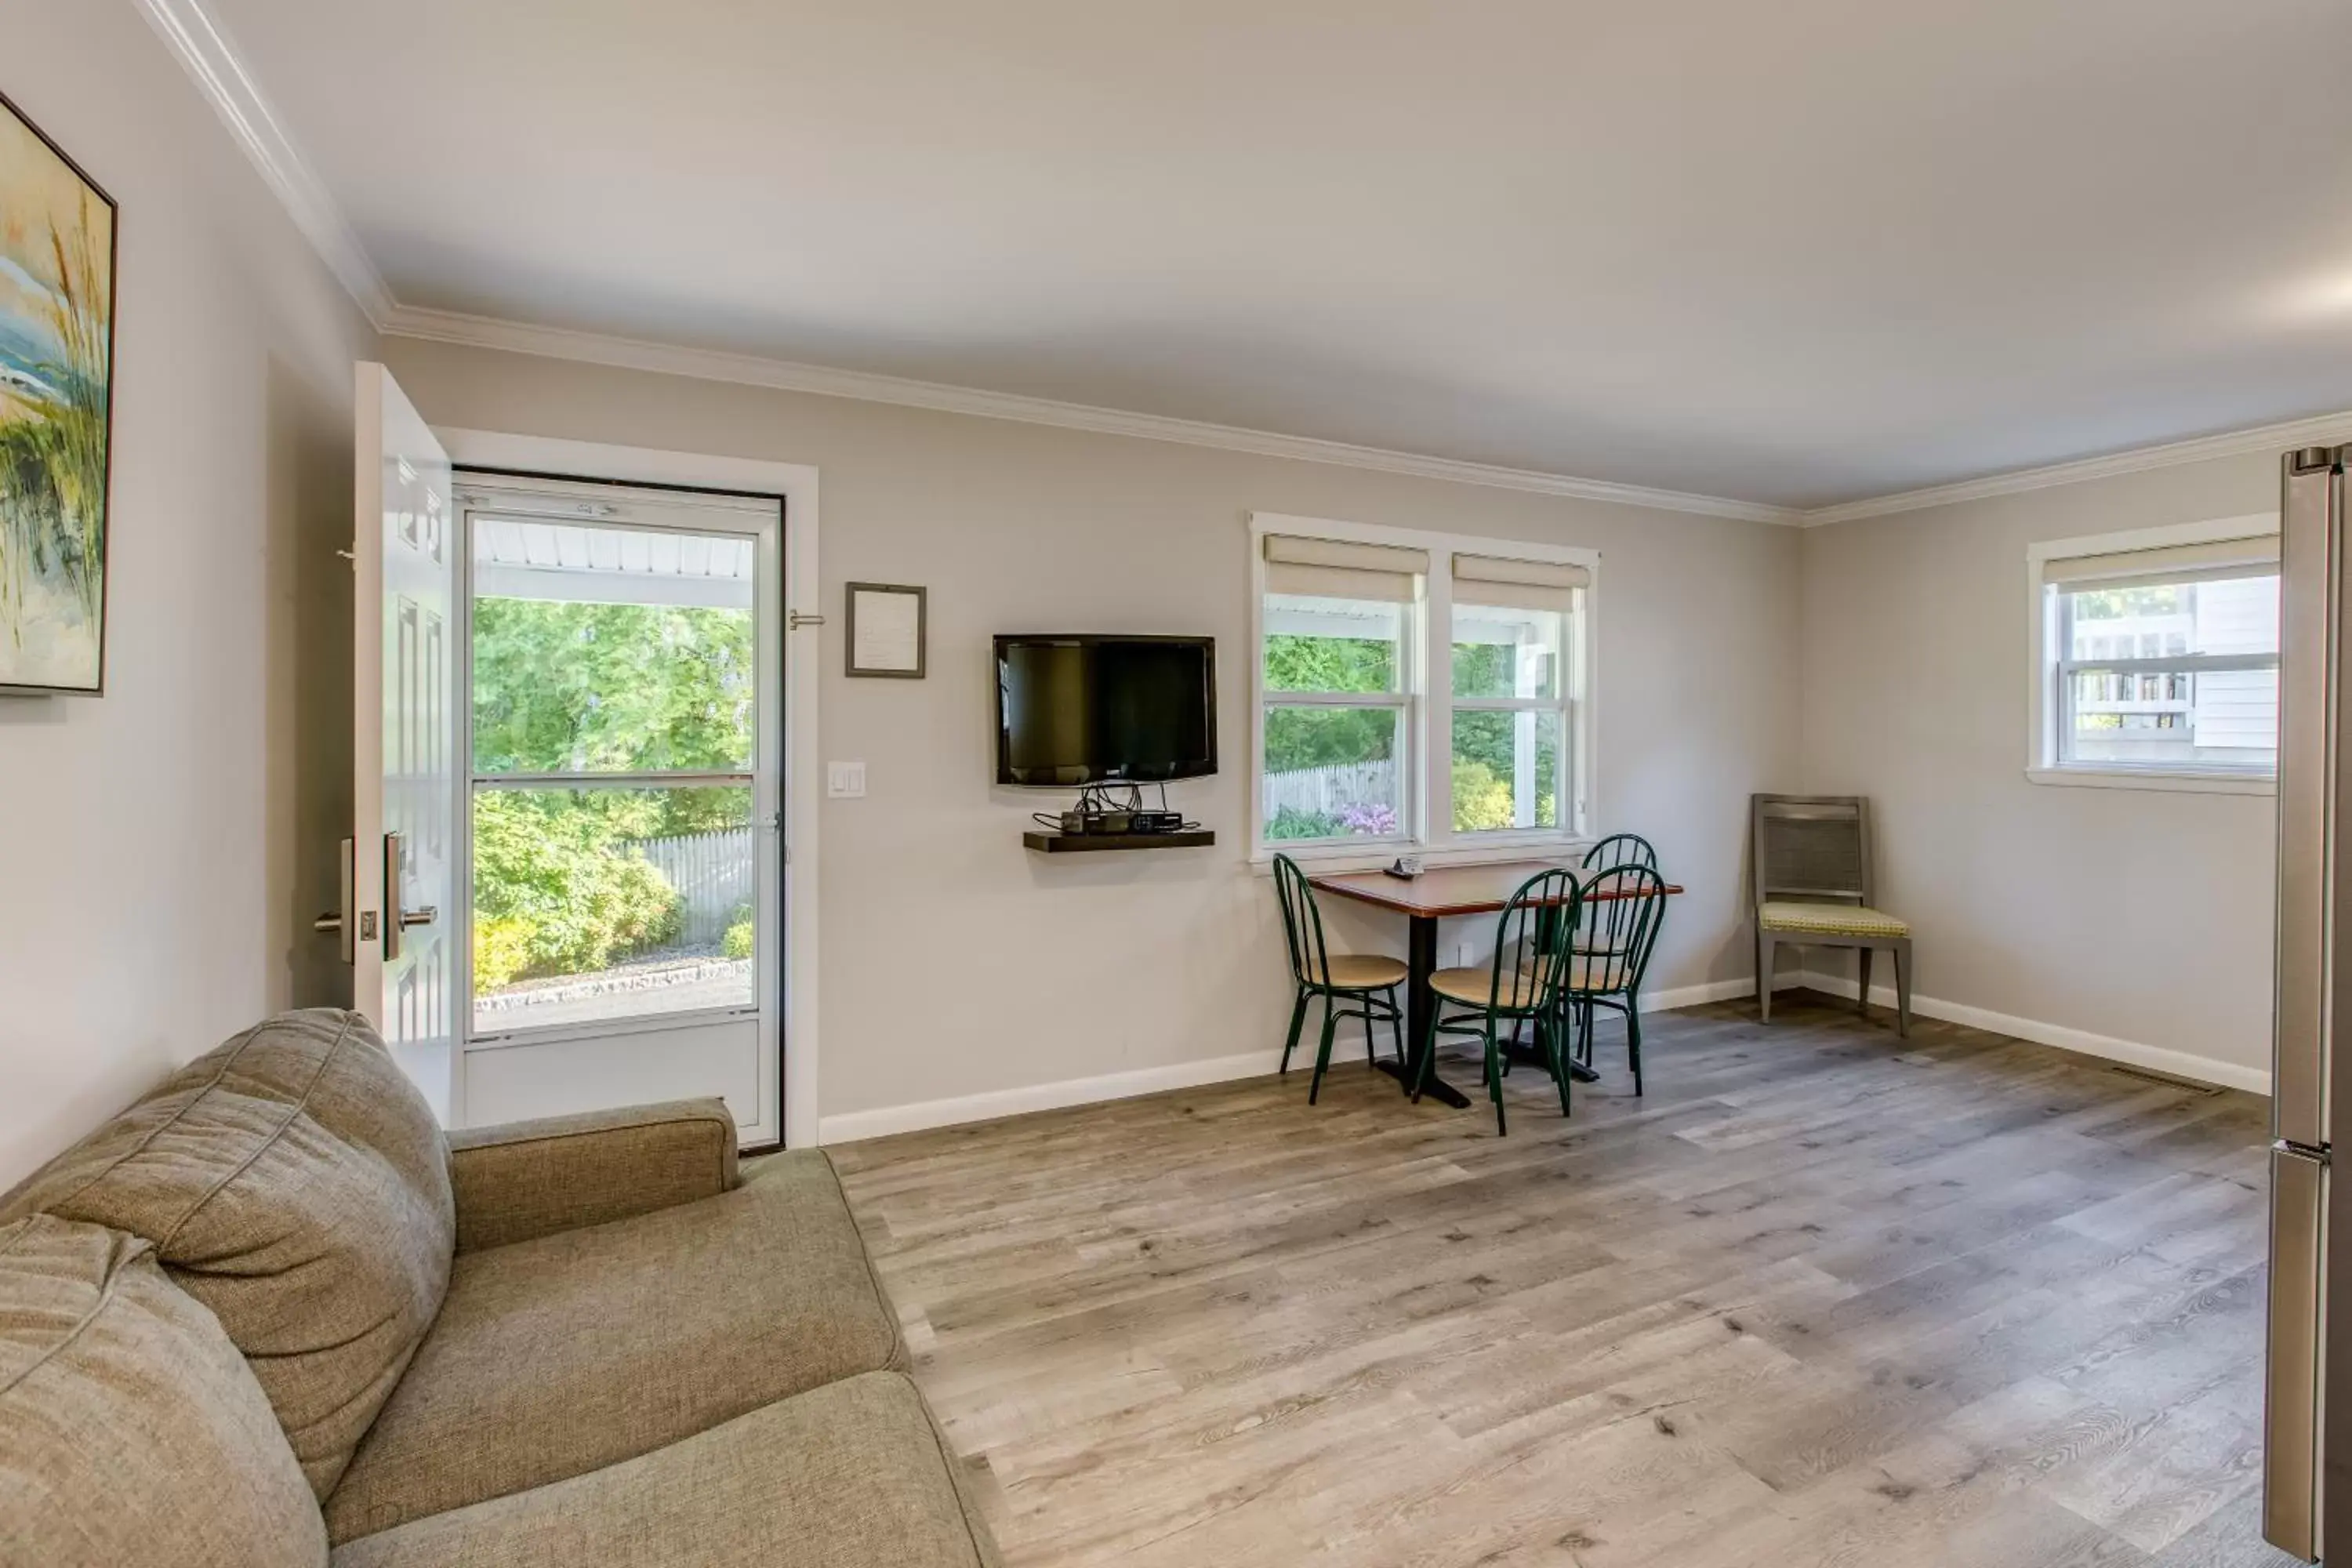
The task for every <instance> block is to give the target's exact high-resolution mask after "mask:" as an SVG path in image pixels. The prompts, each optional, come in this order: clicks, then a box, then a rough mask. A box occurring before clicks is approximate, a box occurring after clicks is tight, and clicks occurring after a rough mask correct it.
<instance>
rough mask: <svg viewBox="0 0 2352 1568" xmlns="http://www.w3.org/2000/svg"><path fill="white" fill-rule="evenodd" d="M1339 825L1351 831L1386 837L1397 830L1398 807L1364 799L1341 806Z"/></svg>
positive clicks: (1369, 835)
mask: <svg viewBox="0 0 2352 1568" xmlns="http://www.w3.org/2000/svg"><path fill="white" fill-rule="evenodd" d="M1339 826H1340V827H1341V829H1342V830H1344V831H1346V832H1349V833H1357V834H1363V835H1366V836H1368V837H1384V836H1386V835H1388V834H1391V833H1394V832H1395V831H1396V830H1397V816H1396V807H1394V806H1392V805H1380V804H1378V803H1377V802H1373V801H1363V802H1360V803H1359V804H1357V805H1343V806H1341V807H1340V808H1339Z"/></svg>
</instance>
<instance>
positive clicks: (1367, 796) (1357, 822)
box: [1259, 705, 1404, 839]
mask: <svg viewBox="0 0 2352 1568" xmlns="http://www.w3.org/2000/svg"><path fill="white" fill-rule="evenodd" d="M1403 717H1404V715H1403V713H1402V710H1399V709H1395V708H1284V707H1275V706H1272V705H1269V706H1268V707H1267V708H1266V710H1265V777H1264V778H1263V779H1262V780H1260V782H1259V791H1260V798H1261V799H1262V800H1263V802H1264V803H1265V836H1266V837H1267V838H1268V839H1295V838H1350V837H1391V836H1393V835H1396V834H1398V833H1401V832H1402V831H1403V828H1402V822H1401V820H1400V816H1401V808H1402V795H1401V794H1400V792H1399V788H1398V786H1399V784H1401V782H1402V778H1401V770H1400V768H1399V767H1398V759H1399V758H1400V757H1401V756H1402V747H1401V746H1400V745H1399V744H1398V743H1397V738H1398V731H1399V727H1400V725H1401V724H1402V721H1403Z"/></svg>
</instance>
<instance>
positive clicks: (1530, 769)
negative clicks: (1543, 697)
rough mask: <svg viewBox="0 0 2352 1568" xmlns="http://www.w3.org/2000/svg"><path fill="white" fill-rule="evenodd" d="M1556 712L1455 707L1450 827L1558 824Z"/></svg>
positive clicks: (1476, 830)
mask: <svg viewBox="0 0 2352 1568" xmlns="http://www.w3.org/2000/svg"><path fill="white" fill-rule="evenodd" d="M1559 742H1560V714H1559V710H1558V709H1556V708H1553V709H1545V710H1517V711H1512V710H1501V711H1497V710H1468V711H1460V710H1457V711H1456V712H1455V713H1454V832H1456V833H1487V832H1493V831H1495V830H1496V829H1498V828H1506V827H1557V826H1559V776H1560V775H1559V762H1560V755H1559V752H1560V745H1559Z"/></svg>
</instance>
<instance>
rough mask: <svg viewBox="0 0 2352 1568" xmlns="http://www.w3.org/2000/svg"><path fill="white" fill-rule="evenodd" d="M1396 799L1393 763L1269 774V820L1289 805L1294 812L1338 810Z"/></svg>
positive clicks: (1267, 777) (1349, 764)
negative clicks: (1342, 807)
mask: <svg viewBox="0 0 2352 1568" xmlns="http://www.w3.org/2000/svg"><path fill="white" fill-rule="evenodd" d="M1396 798H1397V795H1396V763H1393V762H1379V763H1343V764H1341V765H1339V766H1337V767H1328V768H1299V769H1297V770H1295V771H1293V772H1290V773H1268V774H1266V775H1265V816H1266V820H1267V821H1269V822H1271V821H1273V820H1274V816H1275V814H1276V812H1278V811H1280V810H1281V809H1282V808H1283V807H1285V806H1288V807H1289V808H1290V809H1291V810H1293V811H1319V812H1336V811H1338V810H1339V808H1340V807H1341V806H1343V805H1359V804H1360V803H1362V802H1364V801H1379V802H1383V803H1385V802H1392V801H1394V800H1395V799H1396Z"/></svg>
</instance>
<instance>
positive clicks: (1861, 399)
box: [209, 0, 2352, 507]
mask: <svg viewBox="0 0 2352 1568" xmlns="http://www.w3.org/2000/svg"><path fill="white" fill-rule="evenodd" d="M209 8H210V10H211V11H212V12H213V13H214V15H215V17H216V18H217V20H218V21H219V22H220V23H221V24H222V25H223V27H224V30H225V33H226V37H227V38H228V39H229V40H231V42H232V44H233V47H235V48H236V50H237V51H238V52H239V54H240V55H241V56H242V57H243V58H244V60H245V62H246V65H247V68H248V70H249V72H250V74H251V75H252V77H253V79H254V80H255V82H256V83H257V85H258V87H259V89H261V91H262V92H263V93H264V94H265V95H266V96H267V98H268V100H269V101H270V102H271V104H272V105H273V107H274V108H275V110H277V112H278V117H279V119H280V120H281V121H282V122H283V124H284V127H285V129H286V131H287V132H288V133H289V136H290V137H291V139H292V141H293V142H295V143H296V144H297V145H298V146H299V148H300V150H301V152H302V153H303V154H304V155H305V156H306V157H307V158H308V160H309V162H310V163H311V164H312V165H313V167H314V168H315V169H316V171H317V172H318V174H320V177H321V179H322V180H323V182H324V184H325V185H326V186H327V187H328V189H329V190H330V191H331V193H332V195H333V196H334V198H335V199H336V201H337V202H338V203H339V204H340V205H341V207H342V209H343V212H344V214H345V215H346V216H347V217H348V218H349V220H350V222H351V224H352V227H353V228H354V229H355V230H356V232H357V233H358V235H359V237H360V239H361V241H362V244H363V245H364V247H365V248H366V250H367V252H368V254H369V256H370V257H371V258H373V261H374V263H375V265H376V267H377V268H379V269H380V270H381V271H382V273H383V277H384V279H385V280H386V281H387V282H388V283H389V285H390V286H391V289H392V290H393V292H394V294H395V295H396V296H397V298H398V300H400V302H401V303H402V304H403V305H404V306H410V307H425V308H432V309H436V310H457V311H464V312H471V313H478V314H482V315H488V316H493V317H499V318H503V319H507V320H511V321H524V322H530V323H537V324H541V325H548V326H557V327H565V328H572V329H578V330H582V331H594V332H604V333H614V334H623V335H626V336H630V337H635V338H642V339H650V340H654V341H656V342H665V343H672V344H678V345H684V346H690V347H709V348H720V349H726V350H730V351H733V352H736V353H748V354H754V355H761V356H770V357H774V358H780V359H787V360H793V361H803V362H810V363H818V364H823V365H829V366H835V367H840V368H844V369H849V370H856V371H866V372H877V373H883V374H892V375H898V376H906V377H914V378H919V379H921V380H925V381H931V382H941V383H948V384H955V385H961V386H967V387H975V388H983V389H988V390H991V391H996V392H1006V393H1016V394H1024V395H1033V396H1038V397H1045V398H1054V399H1061V400H1066V401H1069V402H1075V403H1080V404H1087V405H1099V406H1104V407H1108V408H1115V409H1121V410H1129V411H1134V412H1139V413H1146V414H1157V415H1166V416H1177V417H1181V418H1188V419H1197V420H1206V421H1213V422H1216V423H1220V424H1224V425H1233V426H1246V427H1250V428H1254V429H1260V430H1268V431H1276V432H1281V433H1285V434H1288V435H1296V436H1307V437H1324V438H1328V439H1335V440H1341V441H1348V442H1354V443H1360V444H1364V445H1368V446H1375V447H1389V448H1395V449H1398V450H1401V451H1405V452H1412V453H1421V454H1430V455H1434V456H1439V457H1444V458H1460V459H1465V460H1470V461H1476V462H1485V463H1494V464H1501V465H1507V466H1511V467H1515V468H1532V469H1540V470H1544V471H1547V472H1551V473H1559V474H1572V475H1579V476H1585V477H1588V478H1591V479H1603V480H1611V481H1616V482H1621V483H1627V484H1636V485H1644V486H1655V487H1662V488H1666V489H1676V490H1685V491H1695V492H1700V493H1703V494H1708V495H1717V496H1728V497H1735V498H1739V499H1742V500H1750V501H1757V502H1764V503H1769V504H1772V505H1779V506H1789V507H1818V506H1822V505H1828V504H1832V503H1837V502H1842V501H1846V500H1853V499H1854V498H1859V497H1864V496H1873V495H1879V494H1884V493H1886V492H1890V491H1896V490H1903V489H1911V488H1914V487H1918V486H1923V485H1929V484H1936V483H1942V482H1947V481H1952V480H1958V479H1968V478H1971V477H1975V476H1979V475H1983V474H1988V473H1992V472H1998V471H2000V470H2005V469H2012V468H2023V467H2029V466H2034V465H2040V464H2045V463H2052V462H2057V461H2062V460H2066V459H2071V458H2079V457H2084V456H2087V455H2091V454H2096V453H2102V452H2108V451H2114V450H2118V449H2122V448H2126V447H2137V446H2143V445H2147V444H2150V443H2155V442H2161V441H2168V440H2175V439H2179V438H2183V437H2193V436H2198V435H2203V434H2207V433H2211V432H2216V431H2223V430H2231V429H2238V428H2242V427H2245V426H2254V425H2261V424H2266V423H2270V422H2273V421H2277V420H2284V419H2289V418H2295V417H2301V416H2310V415H2315V414H2322V413H2327V412H2332V411H2335V410H2340V409H2346V408H2352V155H2347V154H2352V5H2346V4H2345V3H2344V0H2067V3H2065V4H2052V3H2051V0H1971V3H1970V4H1968V5H1922V4H1910V5H1889V4H1887V3H1885V0H1780V3H1778V4H1775V5H1756V4H1753V3H1752V0H1647V3H1645V4H1642V5H1627V4H1624V3H1623V0H1470V3H1468V4H1457V5H1434V4H1427V3H1423V4H1417V5H1407V4H1398V3H1395V0H1348V3H1341V0H1305V3H1298V0H1294V3H1288V4H1283V3H1279V0H1192V3H1191V4H1187V5H1181V6H1171V5H1163V6H1146V5H1139V4H1134V3H1131V0H1128V3H1122V0H995V3H994V4H990V5H973V4H971V3H970V0H902V3H898V4H887V3H869V4H865V5H838V4H836V5H814V4H808V3H806V0H664V3H663V4H661V5H646V4H642V3H639V0H399V4H398V5H396V6H394V7H386V6H385V5H383V4H382V3H381V0H210V4H209Z"/></svg>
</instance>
